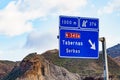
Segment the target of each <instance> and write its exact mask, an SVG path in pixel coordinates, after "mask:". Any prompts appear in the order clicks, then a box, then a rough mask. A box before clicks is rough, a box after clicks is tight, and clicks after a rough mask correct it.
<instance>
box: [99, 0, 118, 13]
mask: <svg viewBox="0 0 120 80" xmlns="http://www.w3.org/2000/svg"><path fill="white" fill-rule="evenodd" d="M114 11H118V12H120V0H111V1H110V2H108V4H107V5H106V6H104V7H103V8H101V9H99V10H98V14H99V15H102V14H111V13H113V12H114Z"/></svg>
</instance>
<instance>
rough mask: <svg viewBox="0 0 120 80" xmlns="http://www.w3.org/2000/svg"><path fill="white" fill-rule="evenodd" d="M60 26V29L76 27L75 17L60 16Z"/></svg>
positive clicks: (76, 20) (76, 19)
mask: <svg viewBox="0 0 120 80" xmlns="http://www.w3.org/2000/svg"><path fill="white" fill-rule="evenodd" d="M60 26H62V27H74V28H75V27H78V18H77V17H65V16H60Z"/></svg>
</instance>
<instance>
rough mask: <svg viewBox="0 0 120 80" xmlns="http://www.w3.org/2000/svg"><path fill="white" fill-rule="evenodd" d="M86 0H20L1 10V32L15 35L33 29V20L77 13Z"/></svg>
mask: <svg viewBox="0 0 120 80" xmlns="http://www.w3.org/2000/svg"><path fill="white" fill-rule="evenodd" d="M86 3H87V1H86V0H18V1H17V2H16V1H11V2H10V3H9V4H8V5H7V6H6V7H5V8H4V9H3V10H0V26H1V27H0V34H4V35H8V36H15V35H20V34H22V33H25V32H28V31H31V30H32V26H33V25H32V24H31V22H28V21H29V20H33V19H36V18H40V17H46V16H48V15H52V14H64V13H67V14H68V13H70V14H72V13H76V11H77V10H78V8H80V7H83V6H85V5H86Z"/></svg>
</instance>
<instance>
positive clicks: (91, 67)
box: [0, 49, 120, 80]
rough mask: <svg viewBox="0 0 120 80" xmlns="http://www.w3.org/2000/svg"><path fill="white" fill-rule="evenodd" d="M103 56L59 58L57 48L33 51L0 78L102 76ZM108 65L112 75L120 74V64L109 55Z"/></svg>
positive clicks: (33, 79) (68, 79)
mask: <svg viewBox="0 0 120 80" xmlns="http://www.w3.org/2000/svg"><path fill="white" fill-rule="evenodd" d="M102 56H103V55H102V54H100V57H99V59H97V60H96V59H66V58H59V51H58V50H57V49H54V50H49V51H46V52H44V53H43V54H37V53H31V54H29V55H28V56H26V57H25V58H24V59H23V60H22V61H21V62H17V63H14V62H13V64H12V67H11V68H10V71H9V72H6V74H7V75H6V76H5V77H4V78H3V77H2V79H0V80H83V78H85V77H86V76H92V77H100V76H102V75H103V71H104V70H103V58H102ZM7 64H8V63H7ZM108 65H109V74H110V75H112V76H114V77H116V76H120V66H119V65H118V63H116V62H115V61H114V59H113V58H112V57H109V56H108ZM6 66H7V65H6ZM13 66H14V67H13ZM2 68H3V67H2ZM12 68H13V69H12ZM11 69H12V70H11ZM1 70H3V69H1ZM114 80H119V79H114Z"/></svg>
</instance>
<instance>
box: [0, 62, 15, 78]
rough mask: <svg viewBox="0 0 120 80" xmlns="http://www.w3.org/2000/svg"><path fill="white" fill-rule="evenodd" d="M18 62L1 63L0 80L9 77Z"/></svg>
mask: <svg viewBox="0 0 120 80" xmlns="http://www.w3.org/2000/svg"><path fill="white" fill-rule="evenodd" d="M15 64H16V62H12V61H0V79H1V78H2V77H4V76H5V75H7V73H9V72H10V71H11V70H12V69H13V67H14V66H15Z"/></svg>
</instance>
